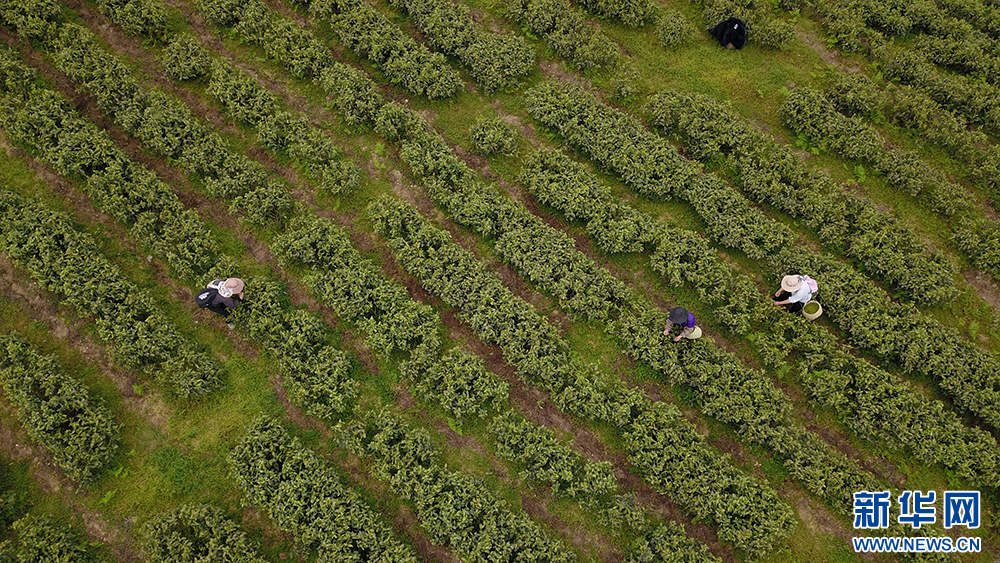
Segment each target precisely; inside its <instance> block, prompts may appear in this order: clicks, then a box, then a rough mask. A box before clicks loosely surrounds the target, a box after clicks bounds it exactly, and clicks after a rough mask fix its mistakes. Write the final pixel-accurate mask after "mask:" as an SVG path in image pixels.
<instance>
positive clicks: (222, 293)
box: [195, 278, 243, 328]
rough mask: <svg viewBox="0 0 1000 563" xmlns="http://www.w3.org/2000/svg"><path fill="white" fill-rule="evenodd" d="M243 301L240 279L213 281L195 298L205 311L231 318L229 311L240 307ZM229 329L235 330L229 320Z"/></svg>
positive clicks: (227, 322)
mask: <svg viewBox="0 0 1000 563" xmlns="http://www.w3.org/2000/svg"><path fill="white" fill-rule="evenodd" d="M242 300H243V280H241V279H240V278H226V279H224V280H212V282H211V283H210V284H208V286H207V287H206V288H205V289H204V290H202V291H201V292H200V293H199V294H198V295H196V296H195V303H197V304H198V306H199V307H201V308H203V309H208V310H209V311H212V312H213V313H216V314H218V315H222V316H223V317H224V318H225V317H229V310H230V309H235V308H236V307H238V306H239V304H240V301H242ZM226 324H227V325H229V328H233V326H232V324H231V323H230V322H229V320H228V319H227V320H226Z"/></svg>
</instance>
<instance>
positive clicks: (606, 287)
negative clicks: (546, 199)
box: [375, 105, 868, 501]
mask: <svg viewBox="0 0 1000 563" xmlns="http://www.w3.org/2000/svg"><path fill="white" fill-rule="evenodd" d="M392 108H394V106H392V105H386V106H384V107H383V109H382V110H379V111H378V112H377V113H376V117H375V121H376V131H379V129H380V125H379V123H380V117H381V116H383V115H384V114H385V113H386V111H392V112H396V113H398V112H400V111H401V108H398V107H395V109H392ZM405 115H406V114H405V112H404V113H402V114H400V118H399V119H398V121H399V122H400V123H399V125H398V126H396V127H393V133H394V134H395V135H396V136H398V137H400V138H402V139H403V141H402V144H403V149H402V150H401V152H400V155H401V157H402V158H403V159H404V160H405V161H406V162H407V163H408V164H409V165H410V167H411V168H412V169H413V171H414V173H415V174H416V175H417V176H422V177H424V179H425V183H426V185H427V187H428V191H429V192H430V195H431V197H432V198H433V199H434V200H435V202H436V203H437V204H438V205H439V206H441V207H442V208H443V209H444V210H445V211H446V213H448V214H449V215H451V216H452V217H453V218H455V220H457V221H459V222H460V223H463V224H465V225H466V226H469V227H471V228H472V229H474V230H476V231H478V232H479V233H480V234H482V235H483V236H486V237H494V238H496V247H495V251H496V252H497V254H498V255H499V256H500V257H501V258H502V259H503V260H504V261H506V262H508V263H510V264H511V265H512V266H513V267H514V268H515V269H516V270H518V271H519V272H520V273H521V275H522V276H524V277H525V278H527V279H528V280H529V281H531V282H533V283H535V284H536V285H538V286H540V287H542V288H543V289H544V290H545V291H547V292H548V293H550V294H552V295H554V296H555V297H556V298H558V299H559V300H560V302H561V304H562V307H563V308H564V309H566V310H567V311H569V312H570V313H572V314H574V315H580V316H583V317H586V318H590V319H599V320H602V321H604V322H612V321H614V320H616V319H617V320H618V322H619V325H618V327H617V328H616V329H614V330H613V332H615V333H616V334H617V335H618V336H619V337H620V338H622V340H623V341H624V342H625V343H626V346H627V347H628V348H630V352H631V353H632V354H634V355H636V356H638V357H641V358H642V359H645V360H647V361H649V362H651V363H654V365H656V367H657V368H658V369H660V370H662V371H663V372H664V373H667V374H669V375H670V376H671V377H673V378H675V379H679V380H681V381H684V382H685V383H687V384H689V385H692V386H693V387H695V389H697V391H698V394H699V395H698V397H699V400H701V401H702V403H703V405H704V406H705V409H706V410H708V411H709V412H710V413H711V414H712V415H713V416H716V417H718V418H719V419H721V420H723V421H725V422H727V423H730V424H733V425H734V426H736V427H737V429H738V430H739V432H740V434H741V435H742V436H743V437H745V438H746V439H747V440H750V441H754V442H758V443H761V442H762V443H765V444H768V445H770V446H771V447H779V448H780V451H781V455H782V457H783V458H784V459H786V460H788V461H789V462H790V465H791V466H792V467H794V468H795V469H794V470H793V473H794V474H795V475H796V476H797V477H801V478H803V479H804V480H805V482H806V486H807V487H808V488H809V489H810V490H812V491H814V492H816V493H817V494H818V495H820V496H824V497H825V498H827V499H829V500H831V501H833V500H835V499H837V500H839V499H840V498H841V497H842V495H846V494H850V491H849V490H848V488H849V487H847V485H857V486H861V485H862V484H863V483H865V482H866V480H867V479H868V477H866V476H865V475H864V474H863V472H861V471H860V469H859V468H857V467H856V466H853V465H852V464H851V463H850V462H848V461H847V460H846V459H844V458H843V457H842V456H840V455H839V454H837V453H835V452H833V451H832V450H831V449H830V448H828V447H826V446H824V445H823V444H822V441H821V440H820V439H819V438H818V437H816V436H814V435H811V434H809V433H807V432H805V431H804V430H803V429H801V428H798V427H794V426H790V425H788V424H786V423H787V422H788V420H787V414H788V413H789V412H790V410H791V405H790V403H788V401H787V399H785V398H784V396H783V395H782V394H781V392H780V391H778V390H777V389H776V388H775V387H774V386H773V385H771V384H770V382H769V381H767V379H766V377H765V376H764V375H763V374H762V373H760V372H755V371H754V370H748V369H746V368H745V367H744V366H743V365H742V363H741V362H740V361H739V360H738V359H737V358H736V357H735V356H732V355H726V354H724V353H720V352H719V351H718V350H715V349H712V348H702V347H695V349H696V350H697V352H694V351H692V352H691V353H690V354H684V353H680V354H681V357H677V356H676V355H674V353H672V352H666V350H669V349H670V347H668V346H664V344H665V343H666V339H665V338H663V337H662V336H661V332H662V330H660V329H659V328H657V327H656V326H654V325H662V324H663V323H664V321H665V319H663V318H661V317H662V315H657V314H656V313H652V311H655V307H654V306H653V305H652V304H651V303H648V302H644V301H641V300H639V299H637V298H636V297H634V296H632V295H631V292H629V291H628V289H627V288H626V287H625V286H624V285H623V284H621V283H620V282H619V281H618V280H616V279H615V278H614V277H613V276H611V275H610V274H609V273H608V272H607V271H606V270H604V269H602V268H599V267H598V266H597V265H596V264H594V263H593V261H591V260H590V259H588V258H587V257H586V256H585V255H584V254H583V253H581V252H580V251H578V250H577V249H576V248H575V247H574V244H573V241H572V240H570V239H569V238H568V237H566V236H565V235H563V234H562V233H559V232H558V231H556V230H554V229H552V228H551V227H549V226H547V225H545V224H544V223H543V222H542V221H541V220H540V219H538V218H537V217H534V216H533V215H531V214H530V213H529V212H528V211H527V210H526V209H525V208H524V207H523V206H521V205H520V204H517V203H514V202H513V201H511V200H509V199H506V198H504V197H502V196H500V195H499V193H498V192H497V191H496V189H495V188H492V187H487V186H483V185H482V184H480V183H479V182H478V180H477V179H476V177H475V173H474V172H473V171H472V170H471V169H470V168H469V167H468V166H467V165H465V164H464V163H463V162H462V161H460V160H458V159H457V158H456V157H455V156H454V154H453V153H452V151H451V149H450V148H449V147H448V146H447V145H446V144H445V143H444V141H443V139H441V138H440V137H439V136H438V135H437V134H436V133H434V132H433V131H431V130H429V129H428V128H427V127H426V125H425V124H423V123H422V122H420V121H419V120H418V119H417V118H416V117H415V116H412V115H411V116H409V117H408V118H407V117H405ZM390 140H392V139H390ZM678 365H686V366H687V368H688V369H686V370H679V369H677V366H678ZM720 372H721V373H722V374H723V375H722V376H719V375H716V376H714V377H700V376H696V375H691V374H699V373H704V374H708V373H714V374H718V373H720ZM733 396H745V397H748V398H746V399H745V400H744V402H743V403H741V404H738V403H736V402H733V401H731V397H733ZM744 404H753V405H754V407H753V408H746V407H745V406H743V405H744ZM806 468H809V469H806ZM831 475H837V476H838V477H837V479H838V480H839V481H838V483H837V485H833V484H831V483H828V482H825V479H826V477H827V476H831ZM838 487H844V489H843V490H841V489H839V488H838Z"/></svg>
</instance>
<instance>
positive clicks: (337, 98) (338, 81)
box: [319, 63, 385, 125]
mask: <svg viewBox="0 0 1000 563" xmlns="http://www.w3.org/2000/svg"><path fill="white" fill-rule="evenodd" d="M319 84H320V86H321V87H322V88H323V90H325V91H326V92H327V93H328V94H330V95H331V96H332V97H333V105H334V107H336V108H337V111H339V112H340V114H341V115H342V116H343V118H344V120H345V121H347V122H348V123H349V124H351V125H357V124H362V123H366V124H367V123H371V122H373V121H374V119H375V115H376V113H377V112H378V110H379V109H380V108H381V107H382V106H383V105H384V104H385V100H383V99H382V93H381V92H379V90H378V86H376V85H375V83H374V82H373V81H372V79H371V78H370V77H369V76H368V75H367V74H365V73H363V72H361V71H360V70H357V69H355V68H353V67H351V66H348V65H346V64H343V63H335V64H334V65H333V66H331V67H329V68H327V69H324V70H323V72H322V73H321V74H320V78H319Z"/></svg>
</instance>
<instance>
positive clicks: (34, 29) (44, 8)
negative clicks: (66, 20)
mask: <svg viewBox="0 0 1000 563" xmlns="http://www.w3.org/2000/svg"><path fill="white" fill-rule="evenodd" d="M59 10H60V8H59V3H58V2H57V1H56V0H4V1H3V2H0V19H2V21H3V22H4V23H6V24H8V25H10V26H11V27H13V28H14V29H16V30H17V32H18V33H20V34H21V35H23V36H25V37H28V38H30V39H40V40H48V39H51V38H52V37H53V36H54V35H55V33H56V29H57V25H56V23H55V22H56V20H57V19H58V18H59Z"/></svg>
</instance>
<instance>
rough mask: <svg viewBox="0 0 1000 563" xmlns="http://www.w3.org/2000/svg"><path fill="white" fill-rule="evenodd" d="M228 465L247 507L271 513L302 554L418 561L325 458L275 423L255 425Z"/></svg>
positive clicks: (321, 557)
mask: <svg viewBox="0 0 1000 563" xmlns="http://www.w3.org/2000/svg"><path fill="white" fill-rule="evenodd" d="M228 461H229V467H230V473H231V474H232V476H233V479H234V480H235V481H236V484H237V486H239V487H240V489H242V490H243V492H244V495H245V496H244V498H243V503H244V505H247V506H256V507H259V508H261V509H263V510H264V511H266V512H267V513H268V514H270V515H271V518H273V519H274V521H275V523H276V524H277V525H278V526H279V527H280V528H282V529H283V530H287V531H289V532H291V533H292V534H294V535H295V540H296V542H297V543H298V544H299V546H301V548H302V549H304V550H306V551H309V552H312V553H316V554H317V555H318V559H317V561H323V562H333V561H380V562H381V563H416V562H417V559H416V557H415V556H414V554H413V552H412V550H411V549H410V548H408V547H407V546H405V545H403V544H402V543H400V542H399V540H397V539H396V538H395V537H394V534H393V533H392V529H391V528H390V527H389V525H388V524H386V523H385V522H384V521H382V519H381V518H379V517H378V516H377V515H376V513H375V512H374V511H373V510H372V509H371V508H370V507H369V506H368V505H367V504H365V502H364V501H363V500H362V499H361V498H360V496H359V495H358V494H357V493H356V492H355V491H354V490H352V489H349V488H347V487H345V486H344V485H342V484H341V477H340V476H339V475H337V474H336V473H334V471H333V470H332V469H330V468H329V467H328V466H327V464H326V462H324V461H323V459H322V458H321V457H320V456H318V455H316V453H314V452H313V451H311V450H309V449H307V448H306V447H304V446H303V445H302V444H301V443H299V441H298V440H297V439H295V438H292V437H291V436H289V435H288V433H287V432H286V431H285V429H284V428H282V427H281V426H280V425H279V424H278V423H276V422H274V421H273V420H269V419H261V420H258V421H256V422H254V423H253V424H251V425H250V427H249V428H248V429H247V434H246V436H244V437H243V439H242V440H241V441H240V443H239V444H237V445H236V447H234V448H233V450H232V451H231V452H230V453H229V457H228Z"/></svg>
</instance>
